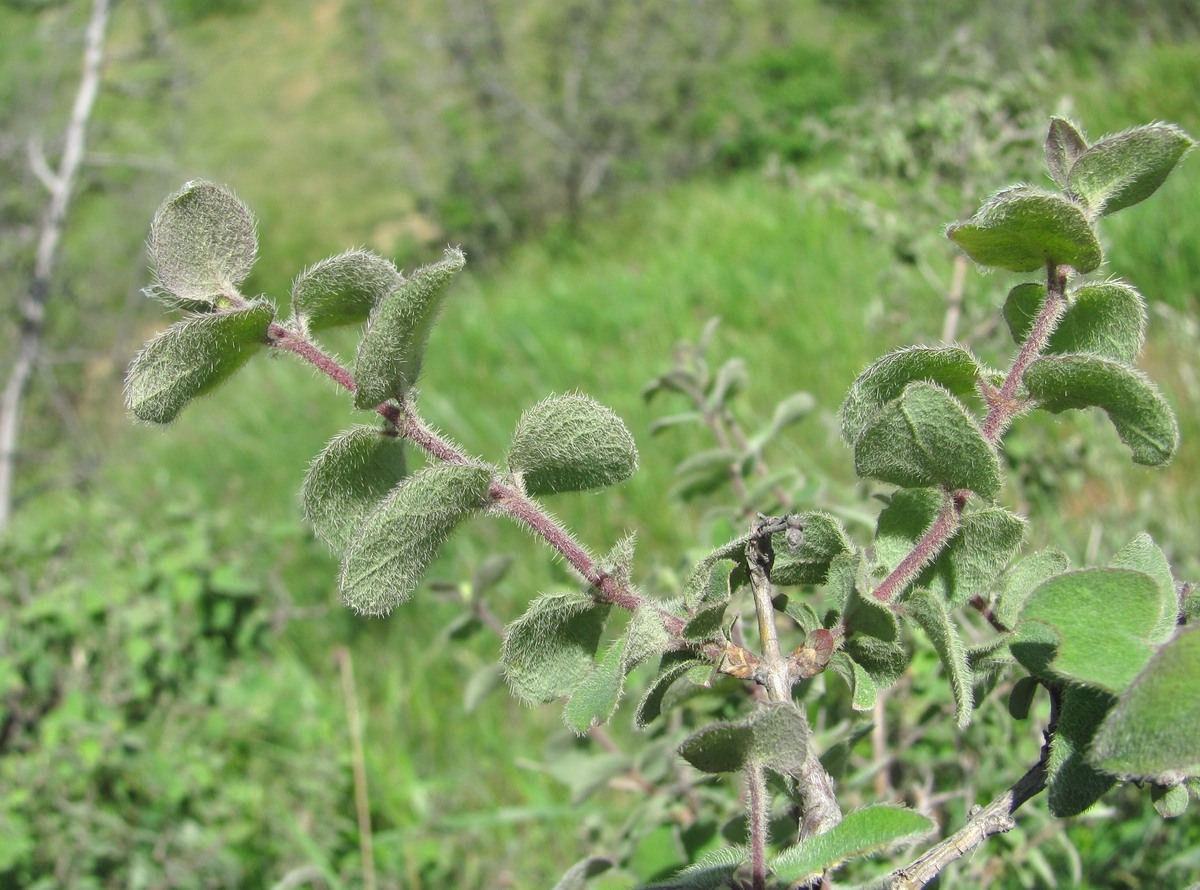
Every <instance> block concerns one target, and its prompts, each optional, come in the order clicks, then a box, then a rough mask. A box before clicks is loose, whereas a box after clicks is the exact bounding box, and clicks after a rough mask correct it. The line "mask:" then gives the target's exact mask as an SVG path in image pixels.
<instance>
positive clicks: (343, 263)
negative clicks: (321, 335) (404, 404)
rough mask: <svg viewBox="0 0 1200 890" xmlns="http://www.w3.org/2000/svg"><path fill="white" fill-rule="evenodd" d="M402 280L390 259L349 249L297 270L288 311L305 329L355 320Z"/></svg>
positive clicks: (368, 310) (365, 318) (323, 328)
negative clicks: (299, 270)
mask: <svg viewBox="0 0 1200 890" xmlns="http://www.w3.org/2000/svg"><path fill="white" fill-rule="evenodd" d="M403 283H404V277H403V276H402V275H401V274H400V273H399V272H398V271H397V270H396V267H395V266H394V265H392V263H391V262H390V261H388V260H385V259H384V258H383V257H381V256H379V255H378V254H374V253H371V252H370V251H369V250H350V251H347V252H346V253H343V254H339V255H338V256H335V257H330V258H329V259H327V260H321V262H319V263H317V264H316V265H315V266H313V267H311V268H309V269H305V270H304V271H303V272H301V273H300V275H299V276H298V277H297V278H296V280H295V281H294V282H293V283H292V315H293V316H295V317H296V318H297V319H298V320H299V321H300V323H301V324H302V325H303V326H304V329H305V330H308V331H320V330H325V329H326V328H333V327H337V326H339V325H346V324H359V323H361V322H364V321H366V320H367V318H368V316H370V314H371V310H372V309H374V308H375V305H376V304H377V303H379V302H380V301H381V300H383V299H384V298H385V297H386V296H388V294H390V293H392V291H394V290H396V289H397V288H398V287H400V286H401V285H402V284H403ZM380 401H382V399H381V400H380Z"/></svg>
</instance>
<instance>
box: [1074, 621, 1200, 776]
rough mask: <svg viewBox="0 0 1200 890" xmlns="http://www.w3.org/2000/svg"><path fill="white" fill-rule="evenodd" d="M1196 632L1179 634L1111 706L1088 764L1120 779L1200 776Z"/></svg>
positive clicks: (1199, 635)
mask: <svg viewBox="0 0 1200 890" xmlns="http://www.w3.org/2000/svg"><path fill="white" fill-rule="evenodd" d="M1198 677H1200V627H1185V628H1180V629H1179V631H1178V632H1177V633H1176V634H1175V637H1174V639H1172V640H1171V641H1170V642H1168V643H1167V644H1166V645H1164V646H1162V647H1161V648H1160V649H1159V650H1158V651H1157V652H1156V653H1155V654H1154V657H1153V658H1151V659H1150V663H1149V664H1148V665H1147V666H1146V669H1145V670H1144V671H1142V673H1141V674H1140V675H1139V676H1138V677H1137V679H1136V680H1134V681H1133V683H1132V684H1131V685H1130V686H1129V688H1128V689H1126V690H1125V691H1124V692H1123V693H1122V694H1121V696H1120V697H1119V698H1118V700H1117V704H1116V707H1114V708H1113V710H1112V712H1111V713H1110V714H1109V715H1108V717H1107V719H1106V720H1105V721H1104V724H1103V725H1102V726H1101V727H1100V731H1099V732H1098V733H1097V735H1096V739H1095V741H1094V743H1093V744H1092V748H1091V751H1090V753H1089V755H1088V760H1089V761H1090V762H1091V763H1093V764H1095V765H1096V766H1097V767H1099V768H1100V769H1102V770H1105V771H1106V772H1110V773H1115V774H1116V775H1118V776H1121V777H1122V778H1126V779H1145V780H1148V781H1156V782H1163V783H1171V782H1176V781H1179V780H1180V779H1182V778H1183V777H1184V776H1189V775H1190V776H1194V775H1200V745H1198V744H1197V742H1196V740H1197V739H1200V695H1197V694H1196V680H1197V678H1198Z"/></svg>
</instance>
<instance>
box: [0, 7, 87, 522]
mask: <svg viewBox="0 0 1200 890" xmlns="http://www.w3.org/2000/svg"><path fill="white" fill-rule="evenodd" d="M108 12H109V0H93V3H92V14H91V18H90V19H89V20H88V26H87V34H86V36H85V38H84V50H83V74H82V76H81V77H80V79H79V92H78V93H76V94H75V104H74V106H73V107H72V109H71V118H70V120H68V121H67V128H66V132H65V133H64V145H63V152H62V157H61V159H60V160H59V163H58V170H57V171H53V170H51V169H50V167H49V165H48V164H47V163H46V160H45V158H44V157H43V156H42V154H41V149H40V148H38V147H31V148H30V162H31V164H32V166H33V172H34V173H35V174H36V175H37V177H38V179H40V180H41V182H42V184H43V185H45V186H46V188H47V190H48V191H49V192H50V201H49V203H48V205H47V207H46V213H45V216H44V217H43V219H42V227H41V231H40V233H39V236H38V246H37V257H36V259H35V260H34V267H33V277H32V279H31V280H30V282H29V286H28V289H27V290H26V292H25V295H24V297H23V298H22V299H21V302H20V306H19V324H20V331H19V334H18V341H17V349H16V358H15V360H14V361H13V366H12V371H11V372H10V374H9V378H8V383H7V385H6V386H5V387H4V392H3V394H2V395H0V532H3V531H4V529H5V528H7V526H8V522H9V519H10V518H11V517H12V501H13V476H14V471H15V464H16V460H17V434H18V431H19V429H20V422H21V402H22V400H23V399H24V397H25V392H26V390H27V389H28V387H29V381H30V379H31V378H32V376H33V373H34V371H35V370H36V369H37V364H38V359H39V357H40V355H41V351H42V334H43V332H44V331H45V328H46V302H47V299H48V297H49V295H50V278H51V274H52V273H53V271H54V263H55V260H56V259H57V257H58V246H59V242H60V241H61V240H62V233H63V227H64V226H65V225H66V221H67V209H68V208H69V207H70V204H71V194H72V191H73V188H74V185H75V177H76V175H77V174H78V172H79V165H80V163H81V162H82V161H83V153H84V141H85V139H86V135H87V123H88V118H89V117H91V114H92V106H93V105H95V102H96V94H97V92H98V91H99V88H100V66H101V63H102V61H103V59H104V32H105V28H106V27H107V25H108Z"/></svg>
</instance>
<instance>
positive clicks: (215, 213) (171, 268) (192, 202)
mask: <svg viewBox="0 0 1200 890" xmlns="http://www.w3.org/2000/svg"><path fill="white" fill-rule="evenodd" d="M149 250H150V262H151V264H152V266H153V267H154V273H155V275H156V276H157V277H158V283H159V284H160V285H161V286H162V288H163V289H164V290H166V291H167V292H169V293H170V294H172V295H173V296H175V297H176V298H178V299H180V300H183V301H185V302H189V303H207V304H209V305H216V304H217V301H218V300H220V299H221V298H223V297H224V298H229V297H236V296H237V295H238V287H239V286H240V285H241V283H242V282H243V281H245V280H246V276H247V275H249V274H250V269H251V268H252V267H253V266H254V256H255V253H256V252H257V250H258V238H257V236H256V235H255V233H254V216H253V215H252V214H251V213H250V210H249V208H247V207H246V205H245V204H243V203H242V202H241V201H240V200H238V198H237V196H236V195H234V194H233V192H231V191H230V190H229V189H227V188H226V187H225V186H221V185H217V184H216V183H213V182H206V181H204V180H194V181H192V182H188V183H186V184H185V185H184V186H183V188H181V189H180V190H179V191H177V192H175V194H173V195H171V196H170V197H169V198H167V200H166V201H164V202H163V204H162V206H161V207H159V208H158V212H157V213H156V214H155V215H154V222H153V223H151V225H150V242H149Z"/></svg>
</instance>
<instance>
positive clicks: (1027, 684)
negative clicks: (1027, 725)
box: [1008, 677, 1041, 720]
mask: <svg viewBox="0 0 1200 890" xmlns="http://www.w3.org/2000/svg"><path fill="white" fill-rule="evenodd" d="M1040 685H1041V684H1040V683H1039V682H1038V680H1037V677H1022V678H1021V679H1019V680H1018V681H1017V682H1016V683H1014V684H1013V687H1012V690H1011V691H1010V692H1009V694H1008V713H1009V715H1011V716H1012V718H1013V719H1014V720H1025V719H1027V718H1028V717H1029V708H1030V706H1031V705H1032V704H1033V696H1034V693H1036V692H1037V691H1038V687H1039V686H1040Z"/></svg>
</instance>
